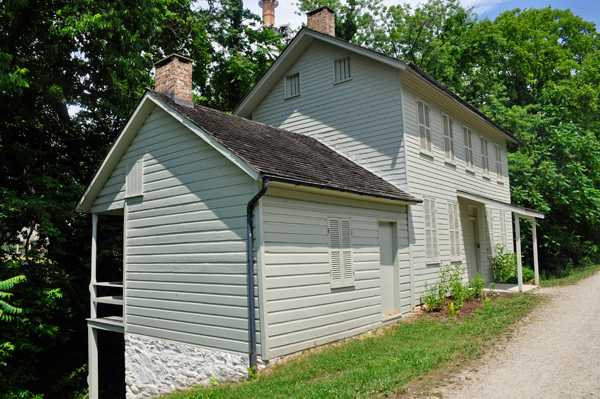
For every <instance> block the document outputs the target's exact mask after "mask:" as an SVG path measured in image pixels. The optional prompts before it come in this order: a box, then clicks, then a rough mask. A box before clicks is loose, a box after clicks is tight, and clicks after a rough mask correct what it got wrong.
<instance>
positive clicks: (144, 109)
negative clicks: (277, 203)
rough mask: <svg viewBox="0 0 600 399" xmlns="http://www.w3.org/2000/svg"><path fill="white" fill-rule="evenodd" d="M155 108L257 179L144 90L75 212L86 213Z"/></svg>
mask: <svg viewBox="0 0 600 399" xmlns="http://www.w3.org/2000/svg"><path fill="white" fill-rule="evenodd" d="M155 107H160V108H161V109H163V110H164V111H166V112H167V113H168V114H170V115H171V116H172V117H173V118H175V119H176V120H177V121H179V122H180V123H181V124H182V125H184V126H185V127H187V128H188V129H190V130H191V131H192V132H194V133H195V134H196V135H197V136H198V137H200V138H201V139H202V140H204V141H205V142H206V143H208V144H209V145H210V146H212V147H213V148H214V149H216V150H217V151H218V152H220V153H221V154H222V155H223V156H225V157H226V158H227V159H229V160H230V161H231V162H233V163H234V164H236V165H237V166H238V167H239V168H240V169H242V170H243V171H244V172H246V173H247V174H248V175H249V176H250V177H252V178H253V179H255V180H256V179H258V175H259V173H258V171H256V170H254V169H253V168H252V167H250V166H249V165H248V164H247V163H246V162H244V161H243V160H241V159H240V158H239V157H237V156H236V155H235V154H233V153H232V152H231V151H229V150H228V149H227V148H225V146H223V145H222V144H221V143H219V142H217V141H216V140H215V139H214V138H213V137H211V136H210V135H209V134H207V133H206V132H204V131H203V130H202V129H201V128H199V127H198V126H196V125H194V124H193V123H192V122H190V121H189V120H188V119H187V118H185V117H183V116H182V115H181V114H180V113H179V112H177V111H175V110H174V109H173V108H171V107H170V106H168V105H167V104H165V103H164V102H163V101H161V100H160V99H158V98H156V97H155V96H153V95H152V94H151V93H150V92H149V91H146V93H144V95H143V96H142V99H141V100H140V101H139V102H138V104H137V106H136V107H135V109H134V111H133V112H132V114H131V115H130V116H129V118H128V119H127V122H126V123H125V127H124V128H123V130H121V133H120V134H119V136H118V137H117V139H116V140H115V141H114V143H113V145H112V146H111V148H110V150H109V151H108V153H107V154H106V156H105V157H104V159H103V160H102V163H101V164H100V167H99V168H98V169H97V170H96V173H95V174H94V176H93V177H92V180H91V181H90V183H89V184H88V186H87V188H86V189H85V191H84V193H83V195H82V196H81V198H80V199H79V202H78V203H77V206H76V207H75V211H77V212H82V213H89V212H91V209H92V204H93V203H94V200H95V199H96V197H97V196H98V194H100V191H101V190H102V188H103V187H104V184H105V183H106V181H107V180H108V178H109V177H110V175H111V174H112V172H113V170H114V169H115V167H116V166H117V164H118V163H119V161H120V160H121V158H122V157H123V155H124V154H125V152H126V151H127V148H129V145H130V144H131V142H132V141H133V139H134V138H135V135H136V134H137V133H138V132H139V130H140V128H141V127H142V125H143V124H144V122H145V121H146V118H147V117H148V115H150V113H151V112H152V110H153V109H154V108H155Z"/></svg>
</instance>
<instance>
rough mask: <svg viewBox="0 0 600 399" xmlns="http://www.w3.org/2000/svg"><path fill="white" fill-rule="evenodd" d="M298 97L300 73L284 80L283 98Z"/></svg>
mask: <svg viewBox="0 0 600 399" xmlns="http://www.w3.org/2000/svg"><path fill="white" fill-rule="evenodd" d="M299 95H300V73H295V74H293V75H290V76H286V78H285V98H291V97H295V96H299Z"/></svg>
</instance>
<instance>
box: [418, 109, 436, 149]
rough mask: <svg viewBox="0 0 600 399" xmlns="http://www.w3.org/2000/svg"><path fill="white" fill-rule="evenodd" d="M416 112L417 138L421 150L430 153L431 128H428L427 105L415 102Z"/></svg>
mask: <svg viewBox="0 0 600 399" xmlns="http://www.w3.org/2000/svg"><path fill="white" fill-rule="evenodd" d="M417 110H418V111H417V112H418V113H419V137H420V138H421V150H424V151H427V152H432V151H431V128H430V127H429V126H430V124H429V105H427V104H425V103H423V101H421V100H417Z"/></svg>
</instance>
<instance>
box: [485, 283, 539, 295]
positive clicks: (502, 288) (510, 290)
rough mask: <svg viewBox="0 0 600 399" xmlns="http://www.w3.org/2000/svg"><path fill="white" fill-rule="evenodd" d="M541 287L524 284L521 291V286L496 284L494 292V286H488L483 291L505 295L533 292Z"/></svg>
mask: <svg viewBox="0 0 600 399" xmlns="http://www.w3.org/2000/svg"><path fill="white" fill-rule="evenodd" d="M538 287H539V285H535V284H524V285H523V286H522V287H521V289H519V284H496V285H495V286H494V289H493V290H492V284H491V283H490V284H487V285H486V286H485V288H484V289H483V292H492V291H493V292H500V293H505V294H516V293H518V292H528V291H533V290H535V289H536V288H538Z"/></svg>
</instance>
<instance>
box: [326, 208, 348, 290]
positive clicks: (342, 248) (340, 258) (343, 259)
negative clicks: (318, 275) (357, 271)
mask: <svg viewBox="0 0 600 399" xmlns="http://www.w3.org/2000/svg"><path fill="white" fill-rule="evenodd" d="M328 224H329V261H330V264H331V286H332V287H343V286H347V285H352V284H354V267H353V265H352V239H351V236H352V229H351V226H350V220H348V219H328Z"/></svg>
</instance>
